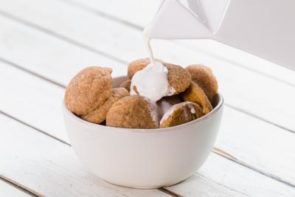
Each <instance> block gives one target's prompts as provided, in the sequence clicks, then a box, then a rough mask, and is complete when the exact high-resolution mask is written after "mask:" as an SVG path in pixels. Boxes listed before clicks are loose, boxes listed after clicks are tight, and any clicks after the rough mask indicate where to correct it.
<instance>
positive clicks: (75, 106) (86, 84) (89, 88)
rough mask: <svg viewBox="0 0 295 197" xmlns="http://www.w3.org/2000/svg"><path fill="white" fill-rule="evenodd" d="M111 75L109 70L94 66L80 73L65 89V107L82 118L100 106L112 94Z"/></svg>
mask: <svg viewBox="0 0 295 197" xmlns="http://www.w3.org/2000/svg"><path fill="white" fill-rule="evenodd" d="M111 73H112V69H111V68H105V67H95V66H92V67H87V68H85V69H83V70H82V71H80V72H79V73H78V74H77V75H76V76H75V77H74V78H73V79H72V80H71V81H70V83H69V85H68V86H67V88H66V92H65V97H64V101H65V105H66V107H67V108H68V109H69V110H70V111H71V112H73V113H74V114H76V115H78V116H83V115H86V114H88V113H89V112H90V111H93V110H94V109H96V108H98V106H100V105H102V104H103V103H104V102H105V101H106V100H107V99H108V98H109V97H110V96H111V94H112V77H111Z"/></svg>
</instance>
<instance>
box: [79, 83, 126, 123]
mask: <svg viewBox="0 0 295 197" xmlns="http://www.w3.org/2000/svg"><path fill="white" fill-rule="evenodd" d="M125 96H129V92H128V91H127V90H126V89H125V88H114V89H112V95H111V96H110V97H109V98H108V99H107V100H106V101H105V102H104V104H102V105H101V106H98V107H97V108H96V109H95V110H93V111H91V112H89V113H88V114H86V115H84V116H82V118H83V119H85V120H87V121H89V122H93V123H102V122H103V121H105V120H106V116H107V113H108V111H109V109H110V108H111V107H112V105H113V104H114V103H115V102H116V101H118V100H119V99H121V98H123V97H125Z"/></svg>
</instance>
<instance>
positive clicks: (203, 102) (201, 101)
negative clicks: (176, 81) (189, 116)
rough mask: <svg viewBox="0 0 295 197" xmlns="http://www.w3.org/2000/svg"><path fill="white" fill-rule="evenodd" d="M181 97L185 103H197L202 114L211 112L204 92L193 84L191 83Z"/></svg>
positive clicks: (210, 106)
mask: <svg viewBox="0 0 295 197" xmlns="http://www.w3.org/2000/svg"><path fill="white" fill-rule="evenodd" d="M181 96H182V98H183V100H185V101H190V102H194V103H197V104H198V105H199V106H200V107H201V108H202V111H203V113H204V114H207V113H209V112H210V111H211V110H212V105H211V103H210V101H209V99H208V97H207V95H206V94H205V92H204V90H203V89H202V88H201V87H200V86H199V85H198V84H197V83H195V82H191V85H190V87H189V88H188V89H187V90H186V91H185V92H184V93H183V94H182V95H181Z"/></svg>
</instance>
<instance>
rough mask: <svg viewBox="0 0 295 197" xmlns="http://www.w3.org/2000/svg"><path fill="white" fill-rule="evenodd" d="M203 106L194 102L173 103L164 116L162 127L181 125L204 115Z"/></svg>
mask: <svg viewBox="0 0 295 197" xmlns="http://www.w3.org/2000/svg"><path fill="white" fill-rule="evenodd" d="M203 115H204V114H203V112H202V109H201V107H200V106H199V105H198V104H196V103H193V102H182V103H179V104H176V105H173V106H172V107H171V108H170V109H169V110H168V111H167V112H166V113H165V114H164V116H163V117H162V119H161V121H160V127H161V128H166V127H173V126H176V125H181V124H184V123H187V122H190V121H192V120H195V119H197V118H199V117H201V116H203Z"/></svg>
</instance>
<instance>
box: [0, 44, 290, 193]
mask: <svg viewBox="0 0 295 197" xmlns="http://www.w3.org/2000/svg"><path fill="white" fill-rule="evenodd" d="M43 43H44V42H43ZM27 55H28V59H31V58H30V57H31V56H30V55H29V53H28V54H27ZM0 71H1V72H0V74H1V75H0V84H2V85H1V86H0V88H1V89H2V90H3V92H5V94H4V95H5V96H4V97H1V100H0V103H1V105H0V109H4V111H5V112H7V113H9V114H11V115H13V116H15V117H17V118H19V119H22V120H25V121H26V122H27V123H29V124H30V125H37V126H38V128H39V129H41V130H44V132H48V133H49V134H52V135H57V137H59V138H62V139H63V140H66V141H67V138H66V137H65V136H66V133H65V130H64V128H63V122H62V118H63V117H62V113H61V111H60V105H61V102H62V98H63V90H62V88H60V87H58V86H56V85H53V84H51V83H50V82H47V81H44V80H43V79H40V78H38V77H34V76H32V75H31V74H29V73H26V72H24V71H21V70H19V69H17V68H13V67H11V66H9V65H6V64H4V63H0ZM12 78H17V79H18V80H17V81H15V82H16V83H13V82H12V83H8V84H7V83H5V82H6V81H8V80H9V79H12ZM2 80H3V81H2ZM14 89H16V90H18V91H11V90H14ZM20 90H22V91H20ZM11 98H14V99H11ZM15 98H21V99H15ZM48 98H50V99H48ZM24 105H25V106H24ZM31 108H33V111H32V110H31ZM225 110H226V111H227V110H230V109H225ZM28 112H30V113H28ZM44 112H45V113H44ZM225 113H227V112H225ZM232 113H233V116H234V117H236V118H237V120H236V122H237V124H231V122H230V121H231V120H232V119H231V117H230V116H228V115H225V116H224V121H223V122H224V123H226V122H230V124H228V125H227V126H226V127H229V128H231V125H233V126H235V127H233V128H231V129H228V131H229V132H240V134H247V133H248V132H249V131H251V130H252V129H253V132H252V134H251V135H255V133H254V132H257V131H259V129H260V128H261V130H262V131H263V128H262V127H257V126H259V124H262V125H265V123H263V122H259V121H258V124H254V125H252V126H253V128H252V127H251V129H250V130H249V131H248V130H240V129H237V127H238V128H240V126H239V124H238V122H241V121H243V119H245V117H244V115H243V116H242V117H241V119H238V118H239V116H238V115H235V114H234V113H239V112H236V111H233V112H232ZM42 114H45V115H46V120H54V122H55V123H54V124H53V122H52V121H47V122H43V123H42V124H43V125H42V124H40V123H39V119H38V117H39V116H41V115H42ZM227 118H228V119H227ZM248 118H249V119H250V120H251V119H253V118H251V117H248ZM226 119H227V120H226ZM254 120H255V119H254ZM255 121H257V120H255ZM255 121H254V123H255ZM224 123H223V124H224ZM50 124H51V125H50ZM224 127H225V126H224V125H222V128H221V132H222V131H224V132H225V129H223V128H224ZM270 128H272V129H276V128H275V127H271V126H270ZM51 129H52V130H53V132H52V131H51ZM35 132H36V133H38V132H37V131H35ZM54 132H55V133H54ZM270 133H272V132H270ZM248 134H249V133H248ZM279 134H280V135H278V136H276V138H277V139H278V140H280V139H281V135H282V134H285V133H284V132H279ZM225 135H226V136H227V137H228V138H229V137H230V135H232V133H229V134H225V133H222V134H221V135H220V138H221V139H222V138H223V136H225ZM236 135H238V133H237V134H236ZM251 135H250V136H251ZM282 136H283V135H282ZM270 138H272V135H271V136H270ZM245 139H247V138H245ZM242 140H244V139H243V136H241V137H240V138H237V139H236V141H235V140H234V139H232V141H234V142H235V144H233V145H232V147H233V148H232V149H236V147H237V146H238V147H240V143H241V141H242ZM219 141H220V139H219ZM252 141H253V140H252V139H251V137H250V140H249V141H244V143H243V144H246V143H248V144H251V143H252ZM257 143H258V144H256V143H255V144H254V143H253V144H252V146H257V147H259V146H258V145H260V144H261V142H260V141H258V142H257ZM218 144H219V142H218ZM44 146H46V144H44ZM48 146H49V145H48ZM224 146H226V144H224ZM288 146H293V145H292V144H288ZM50 147H51V145H50ZM226 147H228V146H226ZM243 147H244V148H247V146H241V147H240V149H243ZM271 147H273V146H270V147H269V146H267V148H271ZM277 148H278V149H280V150H282V152H283V151H285V150H286V149H285V147H284V146H282V144H278V147H277ZM48 149H50V148H49V147H48ZM293 149H294V148H293ZM250 150H251V149H250ZM257 150H259V149H258V148H257V149H255V150H254V151H253V150H252V151H251V152H249V150H247V149H246V150H245V151H247V152H244V153H243V154H247V155H249V157H250V156H251V155H252V157H250V158H251V159H252V160H254V159H255V158H256V157H259V156H260V155H257V154H256V151H257ZM261 151H263V150H261ZM239 153H240V154H242V151H241V152H239ZM287 154H289V153H288V152H287ZM291 154H292V153H291ZM287 156H288V155H287ZM260 157H261V156H260ZM210 158H213V160H211V162H210V160H209V161H207V162H206V164H205V166H204V167H203V168H202V169H207V170H205V171H203V172H204V173H207V174H209V175H210V178H209V179H210V180H208V179H207V176H205V175H203V173H202V172H201V174H202V176H203V177H205V178H206V179H205V180H204V179H198V178H192V179H191V180H193V181H190V182H189V183H187V182H184V183H182V184H184V185H187V187H185V188H189V187H190V188H193V189H192V191H194V192H195V193H197V194H200V193H199V192H201V193H202V190H200V189H198V187H199V185H203V184H205V183H206V184H207V182H211V181H213V183H212V184H211V186H210V187H212V189H211V190H215V191H218V192H220V190H222V188H230V190H234V192H237V193H242V194H244V193H245V194H247V195H253V194H255V193H258V192H263V193H264V194H265V195H270V196H271V195H272V193H280V194H282V195H286V196H287V194H288V193H290V192H292V190H293V189H292V188H291V187H289V186H286V185H284V184H281V183H279V182H277V181H274V180H272V179H269V178H267V177H265V176H263V175H261V174H258V173H256V172H252V171H251V170H249V169H247V168H244V167H242V166H240V165H237V164H235V163H232V162H231V161H229V160H227V159H224V158H219V156H217V155H214V154H213V155H211V157H210ZM214 158H215V159H214ZM265 159H267V158H265ZM270 164H271V162H270ZM286 165H290V164H288V163H286ZM232 166H233V167H232ZM226 167H227V168H228V170H227V171H224V170H223V168H226ZM269 167H272V166H268V168H269ZM231 168H234V169H236V171H235V172H234V173H232V172H231V170H232V169H231ZM290 168H292V166H290ZM240 171H241V172H242V173H244V174H245V177H244V179H246V180H248V181H247V183H245V184H244V185H241V186H240V185H238V184H236V182H239V179H240V174H239V172H240ZM4 172H6V170H5V171H4ZM211 172H216V176H217V177H215V173H213V174H212V173H211ZM246 172H248V173H249V174H250V175H251V176H250V177H247V173H246ZM70 173H71V172H69V174H70ZM15 177H16V176H15ZM61 177H62V176H61ZM224 177H230V179H229V180H228V179H224ZM76 178H77V177H76ZM76 178H74V179H76ZM253 178H255V179H257V180H258V182H255V184H254V182H252V181H251V180H252V179H253ZM204 182H205V183H204ZM256 184H259V185H266V186H265V188H262V189H261V188H256V186H255V185H256ZM232 186H234V187H233V188H232ZM239 187H241V190H243V191H242V192H241V191H240V189H239ZM181 188H182V187H181V186H175V187H172V188H171V189H173V190H174V191H175V192H177V191H179V192H178V193H180V194H181V193H183V192H184V193H185V191H184V190H182V189H181ZM247 188H248V189H247ZM267 189H268V190H267ZM244 190H246V192H244ZM248 190H249V191H248ZM261 190H262V191H261ZM38 191H39V190H38ZM282 191H283V192H282ZM187 192H188V191H187ZM195 193H192V195H191V196H194V194H195ZM225 194H227V191H225ZM230 194H231V192H230ZM242 194H241V195H242Z"/></svg>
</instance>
